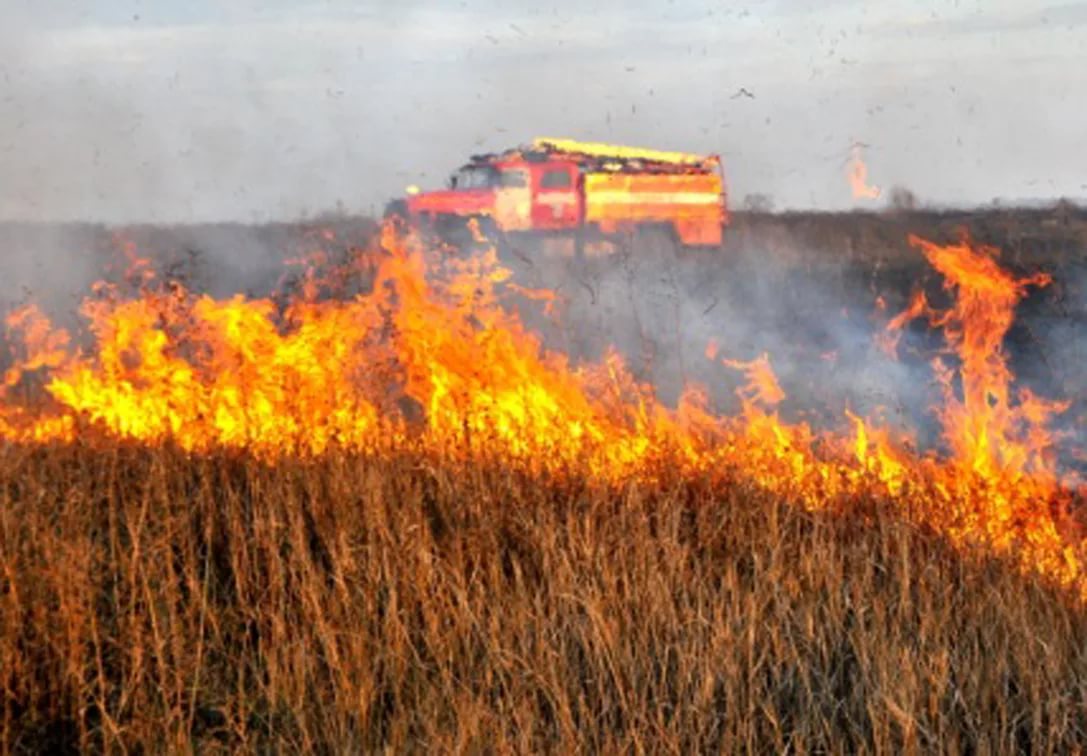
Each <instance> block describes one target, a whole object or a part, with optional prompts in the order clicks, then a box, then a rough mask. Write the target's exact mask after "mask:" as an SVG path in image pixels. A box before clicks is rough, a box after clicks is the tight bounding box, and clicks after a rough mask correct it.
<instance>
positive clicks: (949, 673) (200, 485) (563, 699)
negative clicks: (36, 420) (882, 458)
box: [0, 445, 1087, 753]
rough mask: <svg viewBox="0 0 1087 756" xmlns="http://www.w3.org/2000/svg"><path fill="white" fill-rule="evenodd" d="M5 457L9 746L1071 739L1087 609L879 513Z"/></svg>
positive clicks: (1014, 742) (393, 461)
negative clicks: (821, 510) (968, 556)
mask: <svg viewBox="0 0 1087 756" xmlns="http://www.w3.org/2000/svg"><path fill="white" fill-rule="evenodd" d="M664 477H665V480H664V481H663V482H662V483H661V484H660V485H659V486H657V487H655V488H653V489H652V490H648V489H644V488H634V487H632V488H628V489H624V490H610V491H607V490H598V489H595V488H593V487H592V486H590V485H588V484H587V483H586V482H585V480H584V479H583V478H581V477H579V476H577V475H571V476H570V478H569V479H565V480H551V481H541V480H533V479H529V478H528V477H526V476H523V475H521V474H519V473H517V472H515V471H510V470H503V469H501V468H499V467H497V466H487V465H483V464H474V465H462V464H457V463H452V462H445V463H443V462H440V461H438V460H436V459H434V458H433V457H432V456H429V455H425V454H422V453H419V454H409V453H403V454H399V455H386V456H375V457H347V456H336V455H332V456H330V457H328V458H324V459H321V460H318V461H312V462H301V461H295V462H286V463H283V464H281V465H279V466H277V467H275V468H269V467H265V466H262V465H260V464H258V463H256V462H254V461H252V460H250V459H247V458H245V457H244V456H242V455H236V454H228V453H223V454H220V455H213V456H211V457H208V458H196V459H190V458H187V457H185V456H184V455H182V454H180V453H178V452H174V451H170V450H158V451H155V450H148V449H144V448H139V447H132V446H124V445H113V446H111V447H109V448H105V449H98V450H95V449H92V448H89V447H86V446H76V447H58V448H52V449H25V448H16V447H11V448H8V449H6V450H2V451H0V747H2V748H3V750H4V751H39V750H43V749H46V748H56V747H72V748H83V749H93V750H99V749H109V750H118V749H121V748H124V749H130V750H144V751H150V752H160V751H163V750H171V751H172V750H189V749H191V748H199V749H200V750H211V751H214V750H217V749H223V750H239V749H240V750H261V751H264V750H269V749H271V750H276V749H282V750H286V751H297V750H312V749H322V750H324V749H327V750H334V751H337V752H342V751H347V752H351V751H360V750H378V749H381V748H386V747H387V748H391V749H395V750H397V751H400V750H417V751H422V750H426V751H431V750H439V751H463V750H472V751H479V750H484V749H486V750H492V749H493V750H498V751H510V750H515V751H529V750H540V749H544V750H551V751H558V752H571V751H576V750H583V751H601V750H603V751H620V750H622V751H628V750H632V751H663V752H676V753H680V752H682V753H688V752H692V751H694V750H725V751H736V750H749V749H757V750H760V751H766V750H771V751H778V752H780V751H783V750H791V751H798V752H810V751H815V750H831V751H834V752H844V751H854V750H857V749H868V750H875V751H883V752H898V751H900V750H906V751H915V752H921V751H930V750H941V751H943V750H948V751H964V750H969V751H976V752H994V751H995V752H1001V751H1003V752H1007V751H1015V750H1031V751H1038V752H1052V751H1062V752H1065V751H1068V750H1074V749H1076V748H1078V747H1079V744H1080V743H1082V742H1083V741H1084V740H1085V739H1087V708H1085V705H1087V615H1085V613H1084V612H1083V611H1082V610H1081V609H1077V608H1075V607H1073V606H1072V604H1071V603H1070V602H1069V601H1068V600H1067V599H1066V597H1064V596H1062V595H1060V594H1059V593H1057V592H1056V591H1053V590H1050V589H1048V588H1046V587H1045V586H1043V585H1040V584H1039V583H1037V582H1036V581H1032V580H1030V579H1024V578H1021V577H1017V576H1016V575H1015V574H1014V573H1013V572H1012V571H1011V570H1010V569H1007V568H1006V567H1005V566H1004V565H1001V564H1000V563H997V562H993V561H991V560H985V559H984V558H982V557H971V558H967V557H963V556H962V555H957V554H955V553H952V552H951V551H950V550H949V549H948V548H947V547H946V546H945V545H944V544H943V543H942V542H941V541H940V540H939V539H938V538H936V537H934V536H932V535H928V534H925V533H920V532H916V531H913V530H910V529H909V528H907V527H906V526H905V525H902V524H901V523H900V522H899V521H898V520H897V519H896V518H895V517H894V516H893V515H892V514H889V513H887V512H886V511H883V510H882V508H881V506H880V505H879V504H878V503H875V502H857V503H856V505H855V510H854V511H851V512H844V513H838V514H833V515H830V514H825V515H818V514H810V513H804V512H801V511H797V510H795V509H793V508H791V507H790V506H789V505H788V503H786V502H782V501H775V500H771V499H769V498H767V497H766V496H765V495H764V494H760V493H759V492H758V491H755V490H752V489H751V488H749V487H747V486H746V485H745V484H743V483H741V482H738V481H730V480H729V479H728V478H727V477H725V478H723V479H722V480H718V481H716V482H712V483H711V482H710V481H707V480H667V474H665V476H664Z"/></svg>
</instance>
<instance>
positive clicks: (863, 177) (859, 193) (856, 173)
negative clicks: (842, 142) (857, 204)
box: [848, 144, 880, 199]
mask: <svg viewBox="0 0 1087 756" xmlns="http://www.w3.org/2000/svg"><path fill="white" fill-rule="evenodd" d="M862 152H863V149H862V147H861V145H859V144H854V145H853V147H852V150H851V151H850V158H849V172H848V176H849V187H850V189H852V191H853V199H879V195H880V188H879V187H878V186H869V184H868V166H867V165H866V164H865V162H864V156H863V155H862Z"/></svg>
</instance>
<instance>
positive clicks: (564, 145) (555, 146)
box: [532, 137, 718, 167]
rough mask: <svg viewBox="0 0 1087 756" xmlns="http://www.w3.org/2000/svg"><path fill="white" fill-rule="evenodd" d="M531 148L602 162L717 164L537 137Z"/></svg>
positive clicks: (711, 159)
mask: <svg viewBox="0 0 1087 756" xmlns="http://www.w3.org/2000/svg"><path fill="white" fill-rule="evenodd" d="M532 146H533V147H535V148H536V149H538V150H550V151H554V152H565V153H570V154H575V155H585V156H586V157H591V158H598V159H603V160H608V159H612V160H618V161H627V160H642V161H645V162H648V163H668V164H672V165H676V166H691V167H695V166H703V167H711V166H715V165H716V164H717V163H718V158H717V156H716V155H696V154H693V153H690V152H666V151H664V150H648V149H644V148H641V147H627V146H624V145H619V144H605V143H603V142H579V141H577V140H574V139H553V138H551V137H537V138H536V139H534V140H533V141H532Z"/></svg>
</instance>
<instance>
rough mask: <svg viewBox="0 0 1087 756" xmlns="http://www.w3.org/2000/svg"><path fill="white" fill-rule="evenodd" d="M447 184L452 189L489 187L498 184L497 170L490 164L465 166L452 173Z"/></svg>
mask: <svg viewBox="0 0 1087 756" xmlns="http://www.w3.org/2000/svg"><path fill="white" fill-rule="evenodd" d="M449 186H450V187H451V188H453V189H490V188H492V187H495V186H498V171H497V170H495V169H494V168H491V167H490V166H482V165H470V166H465V167H464V168H461V169H460V170H459V171H457V172H456V173H454V174H453V176H452V178H450V180H449Z"/></svg>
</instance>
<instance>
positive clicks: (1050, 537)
mask: <svg viewBox="0 0 1087 756" xmlns="http://www.w3.org/2000/svg"><path fill="white" fill-rule="evenodd" d="M912 241H913V243H914V244H915V245H916V246H917V247H919V248H920V250H921V252H922V253H923V254H924V255H925V256H926V258H927V259H928V261H929V262H930V263H931V264H932V266H933V267H934V268H935V269H936V270H937V271H938V272H939V273H940V274H941V275H942V276H943V277H944V279H945V285H946V286H947V287H948V291H949V293H950V294H951V295H952V296H953V304H952V305H951V306H950V307H949V308H948V309H946V310H943V311H937V310H935V309H934V308H932V307H931V305H930V304H929V303H928V301H927V300H926V299H925V298H923V297H921V296H918V297H915V299H914V302H913V303H912V304H911V306H910V307H909V308H908V309H907V310H906V312H905V313H903V314H902V315H900V316H898V317H897V318H895V319H893V320H892V321H891V323H890V331H889V333H891V334H894V333H897V332H899V331H900V330H901V328H903V327H904V325H905V324H906V323H907V322H909V321H910V320H912V319H914V318H919V317H927V319H928V321H929V323H930V324H931V325H932V326H933V327H937V328H941V329H943V332H944V335H945V339H946V343H947V351H946V354H944V355H943V356H942V357H943V359H941V360H940V361H939V362H938V363H937V364H936V366H935V369H936V375H937V377H938V379H939V380H940V381H941V382H942V386H943V401H942V404H941V405H940V406H939V407H937V408H936V410H935V411H936V413H937V418H938V419H939V422H940V423H941V425H942V428H943V437H944V442H945V444H946V453H945V454H944V455H943V456H938V455H937V454H936V453H934V452H929V453H920V452H918V451H915V450H914V447H913V443H912V441H911V440H910V439H909V438H908V437H907V436H905V435H904V434H903V433H896V432H892V431H891V430H889V429H887V428H885V427H882V426H881V425H880V424H879V423H877V422H874V421H872V420H870V419H867V418H862V417H859V416H857V415H855V414H852V413H847V414H846V417H844V418H843V427H842V429H841V430H838V431H817V430H815V429H813V428H811V427H809V426H808V425H807V424H805V423H802V422H789V421H786V420H784V419H783V418H782V417H781V415H780V414H779V409H780V408H781V407H782V406H783V403H784V401H785V399H786V394H785V392H784V390H783V389H782V387H781V384H780V382H779V381H778V380H777V377H776V375H775V373H774V371H773V369H772V366H771V358H770V356H769V355H767V354H762V355H760V356H759V357H758V358H757V359H755V360H752V361H750V362H737V361H732V360H728V359H723V360H721V362H723V364H724V365H725V366H727V367H728V368H731V369H735V370H737V371H739V372H740V373H741V374H742V376H743V377H744V378H745V382H744V385H743V386H742V387H741V388H740V389H739V390H738V392H737V393H738V396H739V399H740V403H741V408H742V409H741V411H740V412H739V413H738V414H736V415H735V416H727V415H721V414H718V413H717V412H715V411H714V410H713V409H712V408H711V406H710V403H709V401H708V399H707V397H706V394H705V392H704V391H702V390H700V389H699V388H697V387H693V386H692V387H689V388H688V389H687V390H686V391H685V392H684V394H683V396H682V398H681V400H680V401H679V403H678V405H677V406H676V407H675V408H671V407H667V406H665V405H664V404H662V403H661V402H660V401H659V400H658V399H657V398H656V396H655V394H654V392H653V390H652V388H651V387H649V386H646V385H644V384H641V383H639V382H638V381H637V380H636V379H635V378H634V377H633V375H632V374H631V373H630V371H629V370H628V369H627V367H626V366H625V364H624V362H623V360H622V359H621V358H620V357H619V355H618V354H617V353H615V352H610V353H608V354H607V355H606V356H605V357H604V358H603V359H601V360H600V361H598V362H592V363H583V364H572V363H571V362H570V361H569V360H568V359H567V357H566V356H565V355H563V354H562V353H560V352H557V351H554V350H550V349H547V348H545V347H544V345H543V344H542V343H541V341H540V339H539V338H538V337H537V336H536V335H535V334H534V333H532V332H530V331H529V330H528V329H527V328H526V327H525V326H524V324H523V323H522V321H521V320H520V318H519V317H518V316H517V314H516V310H515V309H514V308H512V307H511V306H510V304H509V298H510V297H513V296H519V297H528V298H530V299H531V300H533V301H536V302H537V303H539V304H541V305H542V306H544V307H546V308H548V309H549V310H550V308H552V307H553V306H555V305H556V303H557V299H556V298H555V297H554V295H552V294H551V293H548V292H542V291H537V290H531V289H523V288H521V287H518V286H517V285H516V284H514V283H513V281H511V274H510V272H509V271H508V270H506V269H504V268H503V267H502V266H501V265H499V264H498V261H497V259H496V255H495V252H494V250H493V249H488V250H484V251H483V252H480V253H478V254H476V255H473V256H471V257H467V258H458V257H456V256H450V255H448V254H444V253H443V252H442V251H441V250H435V249H432V248H430V247H427V246H426V245H424V244H422V243H421V242H420V241H419V240H418V239H415V238H414V237H411V236H405V235H404V234H403V233H402V231H401V230H400V229H398V228H397V227H396V226H395V225H387V226H386V227H385V228H384V229H383V231H382V234H381V238H380V240H379V241H378V242H377V243H376V244H375V245H374V247H373V248H371V249H369V250H367V251H366V252H365V253H361V254H360V258H359V259H358V260H356V261H354V263H353V264H354V265H355V266H356V269H357V270H358V271H369V273H370V275H371V276H372V278H371V281H370V285H369V287H368V288H367V289H366V290H365V291H364V293H361V294H357V295H355V296H352V297H347V298H342V299H333V300H328V299H322V298H321V297H319V296H318V295H319V293H320V292H321V291H322V290H323V289H325V288H327V286H328V285H329V281H327V280H325V279H324V278H322V274H321V272H320V270H319V269H318V268H319V266H311V268H310V269H309V270H308V271H307V273H306V276H305V277H304V279H303V281H302V285H301V286H300V287H299V292H298V293H297V294H296V295H295V296H294V297H292V298H290V299H289V300H288V301H287V302H286V303H285V304H283V303H277V301H275V300H272V299H250V298H245V297H242V296H240V295H239V296H235V297H232V298H228V299H222V300H218V299H213V298H210V297H207V296H202V295H198V294H195V293H193V292H190V291H188V290H186V289H185V288H184V287H181V286H178V285H176V284H175V285H172V286H170V285H164V284H162V283H161V282H157V281H156V280H155V279H154V278H153V277H149V276H147V275H143V274H141V276H140V277H139V280H138V281H137V284H138V286H139V293H138V294H137V295H135V296H124V295H122V294H121V292H120V290H118V289H116V288H111V287H102V288H100V289H99V290H98V291H97V292H96V295H95V296H93V297H91V298H89V299H88V300H87V301H86V303H85V304H84V307H83V315H84V316H85V318H86V320H87V324H88V331H89V335H90V343H89V346H88V347H87V348H82V349H81V348H79V347H78V346H76V341H75V340H74V339H73V338H71V337H70V336H69V335H68V334H67V333H65V332H64V331H62V330H60V329H57V328H55V327H52V326H51V325H50V324H49V322H48V320H47V319H46V318H45V316H44V315H43V314H42V313H41V312H39V311H38V310H36V309H34V308H24V309H22V310H18V311H16V312H15V313H13V314H12V315H11V316H9V318H8V320H7V324H8V330H9V336H10V337H11V340H12V341H13V343H16V344H17V345H18V351H17V353H16V354H14V355H13V362H12V367H11V368H9V369H8V370H7V371H6V372H5V374H4V382H3V387H2V388H0V392H2V393H0V438H3V439H5V440H7V441H9V442H17V443H67V442H75V441H79V442H80V443H99V442H108V441H109V440H110V439H116V438H121V439H131V440H133V441H136V442H140V443H145V444H150V445H157V444H163V443H171V444H176V445H178V446H180V447H181V448H183V449H186V450H188V451H190V452H192V453H205V452H208V451H212V450H215V449H222V448H226V449H236V450H242V451H245V452H247V453H250V454H253V455H255V456H257V457H259V458H261V459H263V460H266V461H268V462H269V463H273V464H274V463H276V462H278V461H279V460H282V459H284V458H287V457H291V456H307V455H311V456H312V455H320V454H327V453H332V452H334V451H336V450H346V451H349V452H367V453H381V452H387V451H394V450H396V449H398V448H407V447H410V448H415V449H418V448H422V449H425V450H429V451H430V453H433V454H435V455H443V456H446V457H453V458H458V459H462V460H467V461H476V460H485V459H493V460H496V461H500V462H501V463H502V464H505V465H508V466H516V467H518V468H521V469H525V470H528V471H531V472H533V473H538V474H544V475H548V476H573V475H578V476H584V477H585V478H586V479H587V480H589V481H594V482H596V483H599V484H601V485H628V484H631V483H638V482H642V483H647V484H652V483H654V482H656V481H659V480H660V479H661V476H663V475H669V476H674V475H676V474H690V475H698V476H702V477H704V479H706V480H710V481H714V480H721V481H724V480H735V479H737V477H740V478H742V479H744V480H748V481H751V482H752V483H753V484H754V485H757V486H760V487H763V488H765V489H767V490H769V491H772V492H775V493H777V494H780V495H781V496H782V497H784V498H786V499H787V500H789V501H792V502H795V503H796V504H798V505H800V506H804V507H807V508H810V509H813V510H814V509H818V510H833V509H835V508H836V507H840V506H844V505H845V504H846V503H847V502H849V501H852V500H855V499H857V498H858V497H865V498H867V499H871V500H874V501H880V502H885V503H887V504H888V505H889V506H894V507H897V508H898V509H899V510H900V511H901V512H902V516H903V517H905V518H907V519H909V520H911V521H913V522H917V523H921V524H924V525H926V526H928V527H931V528H933V529H934V530H937V531H938V532H941V533H943V534H944V535H945V537H947V538H948V539H949V540H950V541H951V542H953V543H955V544H958V545H961V546H963V547H975V546H979V545H980V546H984V547H986V548H988V549H991V550H992V551H993V552H995V553H998V554H1003V555H1005V556H1007V557H1008V558H1010V559H1013V560H1014V561H1016V563H1018V564H1019V565H1020V566H1021V567H1022V568H1023V569H1029V570H1035V571H1038V572H1040V573H1041V574H1043V575H1045V576H1047V578H1050V579H1052V580H1054V581H1056V582H1058V583H1060V584H1063V585H1067V586H1070V587H1072V588H1073V589H1074V590H1076V591H1078V592H1079V594H1080V595H1081V596H1083V597H1085V598H1087V575H1085V571H1084V564H1085V562H1084V556H1085V554H1084V549H1085V545H1087V541H1085V540H1084V539H1083V536H1082V534H1080V533H1079V531H1078V530H1076V529H1074V528H1071V529H1070V528H1068V527H1065V526H1064V525H1063V524H1062V521H1061V520H1060V519H1059V514H1058V513H1059V512H1061V511H1062V510H1064V509H1067V508H1068V507H1069V506H1070V504H1071V502H1073V501H1075V500H1076V497H1077V496H1079V495H1080V492H1079V491H1077V490H1076V489H1075V488H1074V487H1073V486H1072V485H1070V484H1069V483H1067V482H1066V481H1061V480H1060V479H1059V476H1058V471H1057V469H1056V467H1055V465H1054V463H1053V461H1052V452H1053V448H1054V444H1055V438H1054V435H1053V434H1052V433H1051V432H1050V431H1049V430H1048V425H1049V423H1050V421H1051V420H1052V418H1053V416H1054V415H1055V414H1056V413H1058V412H1060V411H1061V410H1062V409H1063V408H1064V407H1065V406H1066V405H1065V404H1063V403H1060V402H1053V401H1050V400H1046V399H1043V398H1040V397H1036V396H1034V395H1033V394H1030V393H1029V392H1026V391H1019V392H1016V391H1014V390H1013V383H1014V376H1013V375H1012V373H1011V371H1010V369H1009V368H1008V366H1007V361H1006V359H1005V355H1004V352H1003V351H1002V346H1001V345H1002V341H1003V338H1004V336H1005V334H1006V333H1007V330H1008V328H1009V327H1010V325H1011V323H1012V319H1013V317H1014V309H1015V307H1016V305H1017V304H1018V302H1019V301H1020V300H1021V299H1022V297H1023V296H1024V295H1025V294H1026V292H1027V290H1028V289H1029V287H1031V286H1043V285H1045V284H1046V283H1048V279H1047V278H1046V277H1044V276H1032V277H1027V278H1016V277H1015V276H1013V275H1012V274H1010V273H1008V272H1007V271H1005V270H1003V269H1001V268H1000V267H999V265H998V264H997V262H996V260H995V255H994V254H993V252H992V251H991V250H986V249H981V248H974V247H972V246H970V245H969V244H968V243H963V244H959V245H950V246H938V245H935V244H932V243H930V242H927V241H924V240H921V239H916V238H915V239H913V240H912ZM342 274H343V272H342V271H339V272H335V271H334V276H335V275H342ZM721 348H722V347H720V346H719V345H718V344H717V342H710V343H709V344H708V345H707V348H706V356H707V357H708V358H709V359H711V360H718V359H721V358H720V357H719V352H720V350H721Z"/></svg>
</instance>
